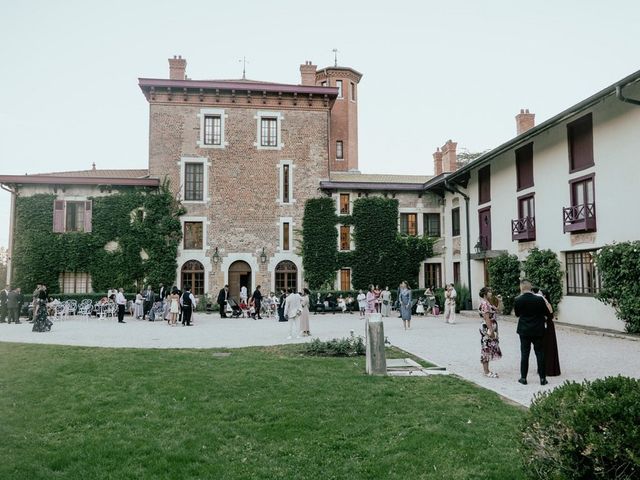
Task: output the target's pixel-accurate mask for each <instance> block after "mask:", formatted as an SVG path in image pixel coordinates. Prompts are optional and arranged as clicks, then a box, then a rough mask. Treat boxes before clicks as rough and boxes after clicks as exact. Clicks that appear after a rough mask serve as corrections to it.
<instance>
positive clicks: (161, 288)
mask: <svg viewBox="0 0 640 480" xmlns="http://www.w3.org/2000/svg"><path fill="white" fill-rule="evenodd" d="M166 296H167V289H166V288H164V284H163V283H161V284H160V301H161V302H164V299H165V297H166Z"/></svg>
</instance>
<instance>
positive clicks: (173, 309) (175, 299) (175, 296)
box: [169, 287, 180, 327]
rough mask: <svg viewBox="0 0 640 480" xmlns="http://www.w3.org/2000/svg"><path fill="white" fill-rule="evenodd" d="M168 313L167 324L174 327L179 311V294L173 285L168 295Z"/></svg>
mask: <svg viewBox="0 0 640 480" xmlns="http://www.w3.org/2000/svg"><path fill="white" fill-rule="evenodd" d="M169 303H170V305H169V314H170V321H169V324H170V325H171V326H172V327H175V326H176V324H177V321H178V313H180V294H179V293H178V289H177V288H176V287H173V290H171V294H170V295H169Z"/></svg>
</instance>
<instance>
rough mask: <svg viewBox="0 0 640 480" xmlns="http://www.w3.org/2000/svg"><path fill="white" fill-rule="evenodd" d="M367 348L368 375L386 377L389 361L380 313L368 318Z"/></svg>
mask: <svg viewBox="0 0 640 480" xmlns="http://www.w3.org/2000/svg"><path fill="white" fill-rule="evenodd" d="M366 346H367V362H366V371H367V374H368V375H386V374H387V360H386V357H385V352H384V323H383V322H382V315H381V314H379V313H372V314H371V315H370V316H369V318H367V326H366Z"/></svg>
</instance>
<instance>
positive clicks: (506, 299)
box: [488, 253, 520, 315]
mask: <svg viewBox="0 0 640 480" xmlns="http://www.w3.org/2000/svg"><path fill="white" fill-rule="evenodd" d="M488 269H489V286H490V287H491V289H492V290H493V295H494V296H498V295H500V296H502V305H503V308H502V313H503V314H504V315H509V314H511V311H512V310H513V304H514V301H515V299H516V297H517V296H518V295H519V294H520V260H518V257H517V256H516V255H509V254H508V253H503V254H502V255H500V256H498V257H496V258H492V259H491V261H490V262H489V266H488Z"/></svg>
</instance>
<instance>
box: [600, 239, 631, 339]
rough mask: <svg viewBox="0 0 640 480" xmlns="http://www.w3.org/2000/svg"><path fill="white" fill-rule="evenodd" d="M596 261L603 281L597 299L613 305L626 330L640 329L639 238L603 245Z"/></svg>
mask: <svg viewBox="0 0 640 480" xmlns="http://www.w3.org/2000/svg"><path fill="white" fill-rule="evenodd" d="M596 265H597V266H598V271H599V272H600V278H601V283H602V285H601V287H600V293H599V294H598V296H597V298H598V300H600V301H601V302H603V303H604V304H606V305H611V306H613V307H614V308H615V310H616V315H617V317H618V318H619V319H620V320H623V321H624V322H626V329H627V331H628V332H629V333H640V281H638V279H640V241H635V242H623V243H615V244H613V245H607V246H605V247H604V248H602V249H601V250H600V251H599V252H598V253H597V255H596Z"/></svg>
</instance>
